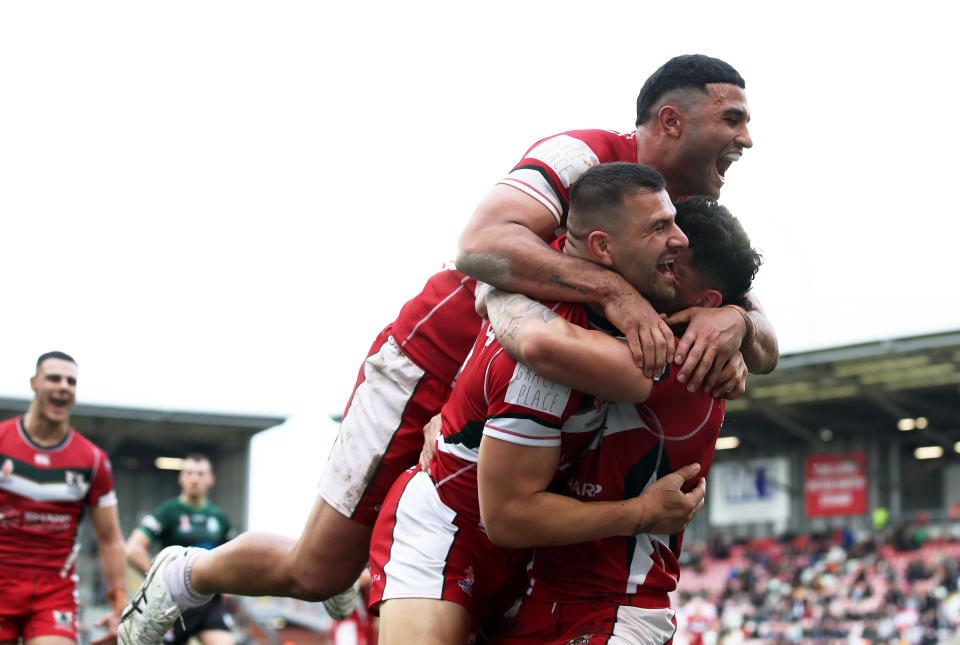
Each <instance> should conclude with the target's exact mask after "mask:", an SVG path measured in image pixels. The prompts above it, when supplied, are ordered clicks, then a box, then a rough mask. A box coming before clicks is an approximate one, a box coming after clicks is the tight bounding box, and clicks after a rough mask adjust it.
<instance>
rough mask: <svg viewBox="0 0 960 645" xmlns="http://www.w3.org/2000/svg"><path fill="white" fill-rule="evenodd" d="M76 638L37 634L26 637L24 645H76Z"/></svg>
mask: <svg viewBox="0 0 960 645" xmlns="http://www.w3.org/2000/svg"><path fill="white" fill-rule="evenodd" d="M76 642H77V641H76V640H74V639H73V638H66V637H65V636H37V637H35V638H29V639H24V641H23V645H76Z"/></svg>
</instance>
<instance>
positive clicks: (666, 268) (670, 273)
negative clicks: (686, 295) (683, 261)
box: [657, 258, 677, 280]
mask: <svg viewBox="0 0 960 645" xmlns="http://www.w3.org/2000/svg"><path fill="white" fill-rule="evenodd" d="M676 262H677V259H676V258H669V259H667V260H664V261H663V262H660V263H658V264H657V273H659V274H660V275H662V276H663V277H665V278H667V279H668V280H675V279H676V277H677V274H676V273H674V270H673V267H674V265H675V264H676Z"/></svg>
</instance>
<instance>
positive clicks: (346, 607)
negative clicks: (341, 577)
mask: <svg viewBox="0 0 960 645" xmlns="http://www.w3.org/2000/svg"><path fill="white" fill-rule="evenodd" d="M359 592H360V581H359V580H357V581H356V582H354V583H353V584H352V585H350V588H349V589H347V590H346V591H341V592H340V593H338V594H337V595H335V596H330V597H329V598H327V599H326V600H324V601H323V608H324V609H326V610H327V613H328V614H329V615H330V618H333V619H334V620H346V619H347V618H349V617H350V615H351V614H352V613H353V612H354V611H356V609H357V595H358V594H359Z"/></svg>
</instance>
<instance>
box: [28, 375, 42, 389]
mask: <svg viewBox="0 0 960 645" xmlns="http://www.w3.org/2000/svg"><path fill="white" fill-rule="evenodd" d="M39 378H40V377H39V376H37V375H33V376H31V377H30V389H31V390H33V391H34V392H36V391H37V381H38V380H39Z"/></svg>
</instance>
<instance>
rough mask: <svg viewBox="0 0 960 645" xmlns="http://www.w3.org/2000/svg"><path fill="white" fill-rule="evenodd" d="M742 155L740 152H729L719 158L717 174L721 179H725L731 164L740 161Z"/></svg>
mask: <svg viewBox="0 0 960 645" xmlns="http://www.w3.org/2000/svg"><path fill="white" fill-rule="evenodd" d="M741 156H742V155H741V154H740V153H739V152H728V153H727V154H725V155H721V157H720V158H719V159H717V175H719V176H720V181H721V182H722V181H724V180H725V178H726V174H727V170H729V169H730V166H732V165H733V162H734V161H739V160H740V157H741Z"/></svg>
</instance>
